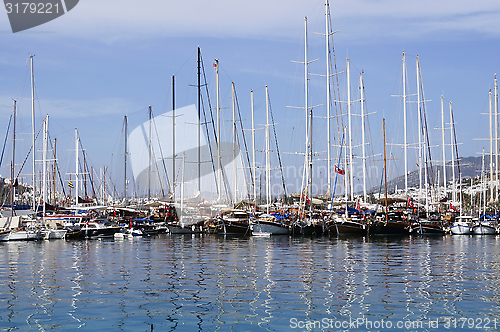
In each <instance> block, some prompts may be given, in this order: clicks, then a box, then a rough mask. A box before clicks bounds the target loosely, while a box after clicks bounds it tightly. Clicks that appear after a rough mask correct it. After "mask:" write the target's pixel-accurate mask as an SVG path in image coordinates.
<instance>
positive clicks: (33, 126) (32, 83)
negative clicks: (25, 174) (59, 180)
mask: <svg viewBox="0 0 500 332" xmlns="http://www.w3.org/2000/svg"><path fill="white" fill-rule="evenodd" d="M30 59H31V61H30V62H31V129H32V133H31V134H32V135H31V146H32V148H33V174H32V181H33V211H35V209H36V202H35V193H36V180H35V176H36V168H35V161H36V158H35V154H36V153H35V151H36V148H35V75H34V70H33V55H31V56H30Z"/></svg>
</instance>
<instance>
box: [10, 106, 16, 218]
mask: <svg viewBox="0 0 500 332" xmlns="http://www.w3.org/2000/svg"><path fill="white" fill-rule="evenodd" d="M16 105H17V101H16V100H14V106H13V110H12V112H13V120H14V123H13V131H12V167H11V177H10V209H11V217H14V196H15V195H16V189H15V181H16V179H14V176H15V175H16V172H15V170H16Z"/></svg>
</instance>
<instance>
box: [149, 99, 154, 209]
mask: <svg viewBox="0 0 500 332" xmlns="http://www.w3.org/2000/svg"><path fill="white" fill-rule="evenodd" d="M152 115H153V111H152V109H151V105H150V106H149V108H148V117H149V135H148V136H149V137H148V160H149V162H148V164H149V167H148V201H149V200H150V199H151V167H152V166H151V134H152V130H151V124H152V122H153V121H152V119H151V118H152Z"/></svg>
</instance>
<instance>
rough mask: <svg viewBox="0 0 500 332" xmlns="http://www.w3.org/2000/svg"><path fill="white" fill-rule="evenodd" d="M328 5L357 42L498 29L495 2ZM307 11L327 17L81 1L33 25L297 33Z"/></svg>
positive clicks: (111, 32)
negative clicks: (59, 15)
mask: <svg viewBox="0 0 500 332" xmlns="http://www.w3.org/2000/svg"><path fill="white" fill-rule="evenodd" d="M330 7H331V13H332V15H333V21H334V26H337V27H339V28H341V29H342V31H343V32H346V31H347V32H348V33H349V35H350V36H354V37H356V38H361V39H363V38H372V36H374V35H375V36H378V38H384V37H387V36H398V35H402V34H404V35H408V36H410V37H412V36H419V35H422V34H424V35H425V36H431V35H432V34H433V33H435V32H436V31H451V32H454V31H460V32H463V31H471V32H477V33H481V34H492V35H495V36H498V35H499V34H500V20H498V14H499V13H500V2H498V1H495V0H478V1H465V0H456V1H450V0H419V1H408V0H338V1H332V4H331V5H330ZM309 15H310V16H313V17H314V18H318V19H321V18H322V17H324V3H323V1H321V0H320V1H316V2H311V1H305V0H252V1H249V0H247V1H234V0H217V1H202V0H196V1H172V0H170V1H165V0H148V1H147V2H141V1H137V0H106V1H102V0H85V1H80V3H79V4H78V6H77V7H75V9H74V10H72V11H71V12H69V13H67V14H66V15H64V16H63V17H61V18H59V19H57V20H54V21H53V22H51V23H49V24H47V25H44V26H41V27H38V28H36V29H40V30H43V29H45V30H48V29H50V30H51V31H57V32H58V33H62V34H65V35H71V36H77V37H82V38H92V39H94V38H97V39H101V40H107V41H113V40H116V39H135V38H139V37H141V38H143V37H144V36H145V35H147V36H158V37H171V36H176V37H182V36H211V37H214V36H218V37H238V38H242V37H251V38H255V37H257V38H266V37H268V38H276V37H284V38H292V37H293V38H295V37H297V34H300V32H301V31H302V20H303V18H304V16H309ZM337 23H341V24H337ZM32 30H34V29H32ZM367 33H369V35H370V37H365V36H366V35H367Z"/></svg>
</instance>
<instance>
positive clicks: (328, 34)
mask: <svg viewBox="0 0 500 332" xmlns="http://www.w3.org/2000/svg"><path fill="white" fill-rule="evenodd" d="M325 11H326V13H325V17H326V34H325V36H326V144H327V147H326V151H327V166H326V169H327V174H328V189H327V195H330V190H331V186H332V171H331V169H332V165H331V159H332V157H331V136H330V126H331V124H330V20H329V18H330V9H329V5H328V0H326V1H325ZM365 200H366V198H365Z"/></svg>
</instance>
